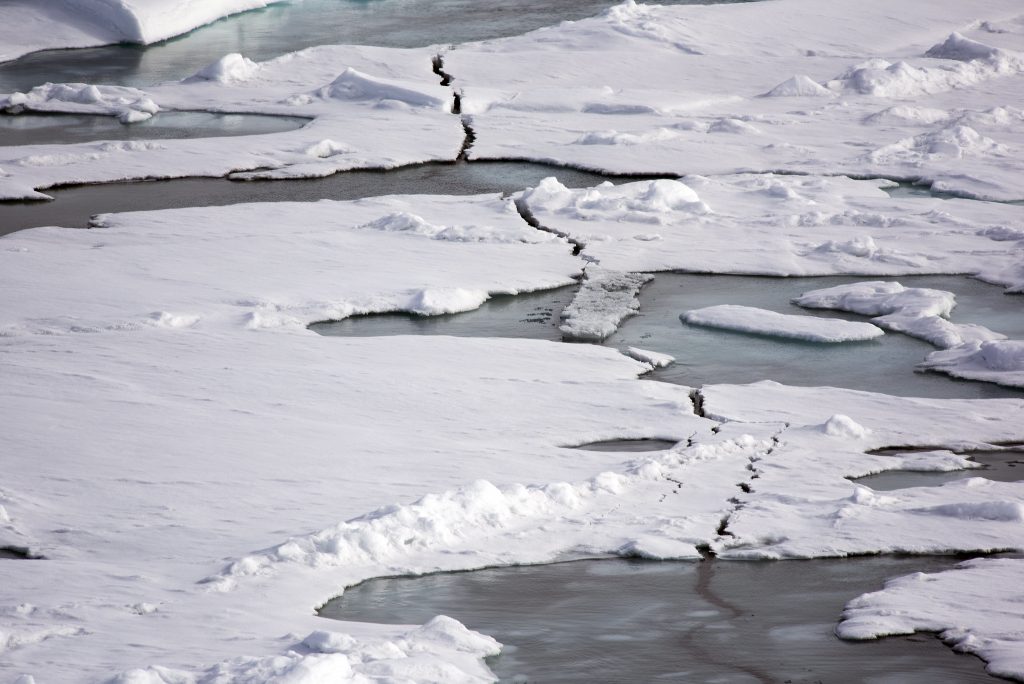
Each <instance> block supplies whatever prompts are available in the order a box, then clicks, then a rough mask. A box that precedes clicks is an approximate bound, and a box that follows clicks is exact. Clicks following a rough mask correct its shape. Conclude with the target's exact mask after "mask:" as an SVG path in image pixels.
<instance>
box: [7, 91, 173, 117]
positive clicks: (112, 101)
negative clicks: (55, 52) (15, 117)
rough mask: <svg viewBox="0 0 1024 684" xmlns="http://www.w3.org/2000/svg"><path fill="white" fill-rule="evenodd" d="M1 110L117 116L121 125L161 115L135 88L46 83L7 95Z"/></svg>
mask: <svg viewBox="0 0 1024 684" xmlns="http://www.w3.org/2000/svg"><path fill="white" fill-rule="evenodd" d="M0 108H2V109H4V110H6V111H8V112H11V113H18V112H20V111H23V110H26V109H28V110H34V111H40V112H47V111H60V112H72V113H79V114H105V115H108V116H116V117H117V118H118V119H119V120H120V121H121V123H135V122H138V121H145V120H146V119H148V118H150V117H151V116H153V115H154V114H156V113H157V112H158V111H160V108H159V107H158V106H157V105H156V103H155V102H153V100H151V99H150V97H149V96H148V95H147V94H146V93H145V92H143V91H141V90H138V89H137V88H130V87H127V86H110V85H89V84H87V83H45V84H43V85H41V86H36V87H35V88H33V89H32V90H30V91H28V92H27V93H12V94H11V95H8V96H7V98H5V99H4V100H0Z"/></svg>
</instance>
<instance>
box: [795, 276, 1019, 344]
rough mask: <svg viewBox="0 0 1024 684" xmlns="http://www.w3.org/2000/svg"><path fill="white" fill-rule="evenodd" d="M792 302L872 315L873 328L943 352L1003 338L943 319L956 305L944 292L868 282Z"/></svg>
mask: <svg viewBox="0 0 1024 684" xmlns="http://www.w3.org/2000/svg"><path fill="white" fill-rule="evenodd" d="M793 303H794V304H796V305H797V306H802V307H805V308H808V309H834V310H837V311H849V312H852V313H858V314H861V315H864V316H873V318H872V319H871V322H872V323H874V324H875V325H878V326H880V327H882V328H885V329H886V330H894V331H896V332H901V333H904V334H906V335H910V336H911V337H917V338H919V339H923V340H925V341H926V342H930V343H931V344H934V345H935V346H936V347H941V348H943V349H947V348H951V347H957V346H959V345H962V344H964V343H967V342H982V341H986V340H994V339H1002V338H1003V335H1000V334H998V333H995V332H992V331H991V330H989V329H987V328H984V327H982V326H978V325H971V324H957V323H952V322H950V321H949V320H947V317H948V316H949V314H950V313H951V312H952V311H953V307H954V306H956V297H955V296H954V295H953V293H952V292H946V291H944V290H933V289H930V288H923V287H910V288H908V287H903V285H901V284H899V283H896V282H886V281H870V282H863V283H851V284H849V285H838V286H836V287H829V288H824V289H821V290H811V291H810V292H805V293H803V294H802V295H800V296H799V297H797V298H795V299H794V300H793Z"/></svg>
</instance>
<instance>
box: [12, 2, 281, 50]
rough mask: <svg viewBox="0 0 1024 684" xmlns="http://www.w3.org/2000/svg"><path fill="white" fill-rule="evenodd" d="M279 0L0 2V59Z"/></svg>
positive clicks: (161, 29) (128, 35)
mask: <svg viewBox="0 0 1024 684" xmlns="http://www.w3.org/2000/svg"><path fill="white" fill-rule="evenodd" d="M275 2H281V0H62V2H49V1H40V0H14V1H13V2H8V3H5V4H4V6H3V7H0V19H2V21H0V26H2V27H3V28H2V29H0V46H2V51H0V61H3V60H8V59H15V58H16V57H20V56H21V55H24V54H26V53H29V52H33V51H36V50H48V49H54V48H76V47H93V46H96V45H106V44H109V43H141V44H148V43H156V42H159V41H161V40H166V39H168V38H173V37H174V36H177V35H180V34H182V33H188V32H189V31H191V30H192V29H194V28H198V27H199V26H202V25H204V24H208V23H210V22H212V21H216V20H217V19H220V18H222V17H226V16H228V15H230V14H235V13H237V12H245V11H246V10H251V9H257V8H260V7H266V6H267V5H271V4H273V3H275Z"/></svg>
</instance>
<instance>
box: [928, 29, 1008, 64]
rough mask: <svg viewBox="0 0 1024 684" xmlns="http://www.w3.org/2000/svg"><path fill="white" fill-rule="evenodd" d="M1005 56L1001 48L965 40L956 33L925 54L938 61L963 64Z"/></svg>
mask: <svg viewBox="0 0 1024 684" xmlns="http://www.w3.org/2000/svg"><path fill="white" fill-rule="evenodd" d="M1000 54H1004V53H1003V51H1002V50H1000V49H999V48H994V47H992V46H991V45H985V44H984V43H980V42H978V41H976V40H971V39H970V38H965V37H964V36H963V35H961V34H959V33H957V32H956V31H954V32H953V33H951V34H949V37H948V38H946V40H945V41H943V42H942V43H939V44H938V45H933V46H932V47H930V48H929V49H928V51H927V52H925V53H924V56H925V57H934V58H936V59H955V60H958V61H961V62H969V61H971V60H972V59H993V58H995V57H998V56H999V55H1000Z"/></svg>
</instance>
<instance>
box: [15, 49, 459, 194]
mask: <svg viewBox="0 0 1024 684" xmlns="http://www.w3.org/2000/svg"><path fill="white" fill-rule="evenodd" d="M433 56H434V53H433V52H431V51H430V50H427V49H421V50H400V49H389V48H374V47H362V46H322V47H315V48H309V49H306V50H302V51H300V52H295V53H290V54H286V55H283V56H281V57H278V58H276V59H272V60H269V61H267V62H262V63H256V62H253V61H251V60H248V59H246V58H245V57H244V56H242V55H239V54H231V55H226V56H225V57H223V58H222V59H220V60H218V61H216V62H214V63H213V64H210V65H208V66H207V67H205V68H203V69H200V70H199V71H198V72H197V73H195V74H193V75H192V76H190V77H188V78H186V79H184V80H182V81H181V82H178V83H166V84H162V85H159V86H154V87H151V88H148V89H147V90H145V91H142V90H138V89H135V88H125V87H119V86H92V85H87V84H46V85H43V86H39V87H37V88H35V89H33V90H31V91H29V92H28V93H13V94H11V95H8V96H0V107H6V108H8V109H11V108H14V109H16V110H17V109H22V110H24V109H35V110H40V111H51V112H59V111H63V112H76V113H86V114H98V115H108V116H117V117H119V118H120V119H121V120H122V121H125V122H130V121H139V120H142V119H144V118H148V116H149V115H151V114H152V113H154V112H156V111H157V110H158V109H159V110H207V111H214V112H232V113H262V114H271V115H282V116H298V117H308V118H310V119H311V121H310V123H308V124H307V125H306V126H304V127H302V128H301V129H298V130H293V131H287V132H283V133H273V134H265V135H255V136H239V137H228V138H204V139H202V140H165V141H163V142H162V145H161V147H159V148H153V149H139V150H131V151H130V152H129V153H126V154H119V155H110V156H104V155H97V154H96V153H97V150H98V149H99V148H100V146H101V145H102V144H103V143H78V144H69V145H23V146H17V147H7V148H0V168H3V169H4V170H5V172H6V173H4V174H2V175H0V198H2V199H41V198H45V197H46V196H45V195H43V194H42V193H40V192H38V190H37V189H39V188H46V187H50V186H52V185H58V184H67V183H102V182H112V181H123V180H134V179H153V178H178V177H182V176H225V175H229V174H233V177H234V178H239V179H246V178H303V177H322V176H327V175H330V174H332V173H337V172H338V171H344V170H349V169H357V168H393V167H395V166H401V165H403V164H413V163H419V162H427V161H437V160H444V161H454V160H455V158H456V156H458V154H459V150H460V148H461V146H462V142H463V138H464V136H465V133H464V131H463V128H462V123H461V121H460V120H459V118H458V117H457V116H452V115H451V114H450V110H451V106H452V105H451V101H452V99H451V91H450V90H449V89H448V88H445V87H442V86H441V85H440V84H439V83H438V78H437V76H436V74H434V73H433V71H432V61H431V60H432V58H433ZM58 157H59V158H60V159H61V160H62V161H61V163H60V164H40V163H39V162H38V161H37V160H38V159H40V158H58Z"/></svg>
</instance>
